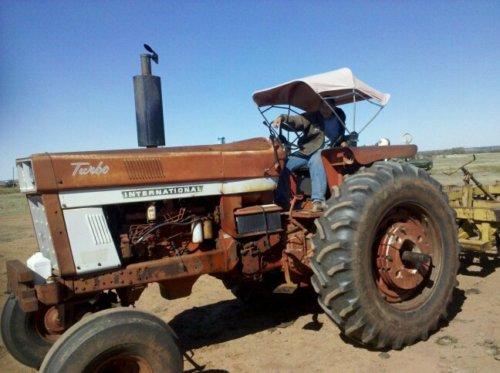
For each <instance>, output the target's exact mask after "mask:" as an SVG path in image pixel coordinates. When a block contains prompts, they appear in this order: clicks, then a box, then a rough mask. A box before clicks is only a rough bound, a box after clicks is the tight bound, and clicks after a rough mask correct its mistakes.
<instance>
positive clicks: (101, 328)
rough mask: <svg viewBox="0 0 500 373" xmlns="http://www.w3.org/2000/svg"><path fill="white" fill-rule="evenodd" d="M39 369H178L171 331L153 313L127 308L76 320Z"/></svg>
mask: <svg viewBox="0 0 500 373" xmlns="http://www.w3.org/2000/svg"><path fill="white" fill-rule="evenodd" d="M40 371H41V372H46V373H58V372H101V373H103V372H141V373H142V372H148V373H153V372H168V373H179V372H182V371H183V359H182V353H181V350H180V348H179V346H178V341H177V337H176V335H175V333H174V332H173V331H172V329H170V327H169V326H168V325H167V324H166V323H164V322H163V321H162V320H160V319H159V318H157V317H156V316H154V315H152V314H150V313H146V312H141V311H137V310H133V309H129V308H115V309H109V310H104V311H100V312H97V313H95V314H93V315H91V316H89V317H87V318H84V319H82V320H81V321H79V322H78V323H76V324H75V325H73V326H72V327H71V328H69V329H68V330H67V331H66V333H64V334H63V336H62V337H61V338H60V339H59V340H58V341H57V342H56V343H55V344H54V345H53V346H52V348H51V349H50V351H49V353H48V354H47V356H46V357H45V359H44V361H43V364H42V366H41V368H40Z"/></svg>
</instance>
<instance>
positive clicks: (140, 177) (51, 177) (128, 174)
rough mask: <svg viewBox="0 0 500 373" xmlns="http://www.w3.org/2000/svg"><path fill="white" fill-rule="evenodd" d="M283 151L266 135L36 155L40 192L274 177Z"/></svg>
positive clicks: (36, 172)
mask: <svg viewBox="0 0 500 373" xmlns="http://www.w3.org/2000/svg"><path fill="white" fill-rule="evenodd" d="M276 156H278V158H279V159H284V152H283V151H282V150H281V149H280V148H279V147H278V146H277V145H274V144H273V143H272V142H271V141H269V140H268V139H265V138H253V139H249V140H244V141H238V142H234V143H229V144H217V145H200V146H183V147H165V148H148V149H128V150H109V151H91V152H71V153H43V154H34V155H32V156H31V157H29V159H30V160H31V163H32V167H33V173H34V178H35V184H36V192H37V193H50V192H57V191H62V190H74V189H88V188H108V187H117V186H131V185H149V184H160V183H161V184H163V183H183V182H191V181H215V180H217V181H219V180H238V179H249V178H258V177H276V176H278V171H277V168H276Z"/></svg>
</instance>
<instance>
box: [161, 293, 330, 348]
mask: <svg viewBox="0 0 500 373" xmlns="http://www.w3.org/2000/svg"><path fill="white" fill-rule="evenodd" d="M318 313H323V311H322V310H321V308H320V307H319V306H318V304H317V301H316V296H315V295H314V294H312V293H311V292H306V291H304V292H301V293H300V294H297V295H276V297H275V298H273V301H272V302H269V303H266V304H264V305H261V306H251V305H245V304H243V303H241V302H240V301H239V300H237V299H231V300H225V301H221V302H217V303H213V304H209V305H206V306H203V307H194V308H192V309H189V310H186V311H184V312H182V313H180V314H178V315H177V316H175V317H174V318H173V319H172V321H171V322H170V323H169V324H170V326H171V327H172V328H173V329H174V330H175V332H176V333H177V335H178V337H179V339H180V342H181V344H182V346H183V347H184V348H185V350H192V349H198V348H200V347H203V346H209V345H212V344H217V343H222V342H226V341H229V340H233V339H237V338H241V337H244V336H246V335H249V334H254V333H258V332H260V331H263V330H269V331H271V332H272V331H273V330H276V328H286V327H287V326H290V325H292V324H293V323H294V322H295V320H297V318H299V317H300V316H303V315H308V314H312V315H313V319H312V320H313V321H312V322H310V323H308V324H306V326H305V328H306V329H310V330H319V329H320V328H321V323H319V322H318V321H317V314H318Z"/></svg>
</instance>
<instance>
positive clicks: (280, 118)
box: [272, 115, 284, 128]
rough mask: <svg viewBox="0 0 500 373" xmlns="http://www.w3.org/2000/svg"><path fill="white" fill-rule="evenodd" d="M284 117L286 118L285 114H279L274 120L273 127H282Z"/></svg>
mask: <svg viewBox="0 0 500 373" xmlns="http://www.w3.org/2000/svg"><path fill="white" fill-rule="evenodd" d="M283 119H284V118H283V115H279V116H277V117H276V119H275V120H273V123H272V125H273V127H274V128H280V126H281V123H283Z"/></svg>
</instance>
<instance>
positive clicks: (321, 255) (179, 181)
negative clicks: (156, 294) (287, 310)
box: [1, 52, 459, 372]
mask: <svg viewBox="0 0 500 373" xmlns="http://www.w3.org/2000/svg"><path fill="white" fill-rule="evenodd" d="M152 53H154V52H152ZM151 58H154V54H151V55H143V62H144V64H143V74H142V75H141V76H139V78H138V77H136V78H137V79H135V78H134V79H135V80H136V108H137V120H138V128H139V142H140V145H145V146H147V148H145V149H132V150H115V151H92V152H72V153H54V154H47V153H45V154H36V155H32V156H30V157H28V158H23V159H19V160H18V161H17V167H18V171H19V183H20V188H21V191H22V192H23V193H25V194H26V197H27V200H28V204H29V207H30V210H31V215H32V218H33V225H34V229H35V232H36V237H37V240H38V253H36V254H35V255H34V256H33V257H32V258H30V260H28V263H27V264H25V263H21V262H20V261H9V262H7V273H8V292H9V293H10V296H9V298H8V300H7V302H6V304H5V307H4V310H3V313H2V323H1V330H2V336H3V340H4V343H5V345H6V347H7V349H8V350H9V352H10V353H11V354H12V355H13V356H14V357H15V358H16V359H17V360H19V361H20V362H21V363H23V364H26V365H28V366H31V367H35V368H38V367H40V365H41V364H42V362H43V366H42V371H46V372H56V371H108V370H110V369H129V368H130V369H134V370H138V371H174V372H176V371H182V366H183V359H182V355H181V350H180V348H179V347H178V345H177V341H176V338H175V335H174V333H173V332H172V331H171V330H170V329H169V328H168V326H167V325H166V324H165V323H163V322H162V321H161V320H159V319H157V318H156V317H155V316H153V315H150V314H148V313H143V312H139V311H136V310H134V309H131V308H130V307H128V306H130V305H133V304H134V303H135V302H136V301H137V299H138V298H139V297H140V295H141V293H142V291H143V290H144V289H145V287H146V286H147V285H148V284H149V283H153V282H155V283H158V284H159V285H160V289H161V295H162V296H163V297H164V298H166V299H174V298H179V297H184V296H187V295H189V294H190V293H191V289H192V286H193V284H194V283H195V282H196V280H197V279H198V278H199V277H200V276H201V275H203V274H210V275H212V276H215V277H217V278H219V279H221V280H222V281H223V282H224V284H225V285H226V286H227V287H228V288H230V289H231V290H232V291H233V293H234V294H235V295H236V296H237V297H238V298H240V299H241V300H243V301H251V302H254V301H258V300H260V299H265V297H269V296H272V294H273V293H275V292H293V291H295V289H297V288H301V287H308V286H310V285H312V287H313V288H314V290H315V291H316V292H317V294H318V301H319V304H320V305H321V307H322V308H323V310H324V311H325V313H326V314H327V315H328V316H329V317H330V318H331V319H332V320H333V321H334V322H335V323H336V324H337V325H338V327H339V328H340V330H341V331H342V333H343V334H344V335H345V336H347V337H348V338H350V339H353V340H355V341H357V342H359V343H362V344H363V345H366V346H370V347H372V348H378V349H385V348H394V349H400V348H402V347H403V346H405V345H409V344H412V343H414V342H415V341H417V340H420V339H423V340H425V339H427V338H428V336H429V334H430V333H432V332H433V331H434V330H436V329H437V328H438V325H439V323H440V321H441V320H442V319H445V318H446V316H447V307H448V306H449V304H450V302H451V300H452V293H453V288H454V286H455V282H456V273H457V269H458V254H459V249H458V244H457V233H456V232H457V230H456V226H455V219H454V215H453V212H452V211H451V209H450V208H449V206H448V203H447V199H446V196H445V194H443V192H442V190H441V185H440V184H439V183H438V182H436V181H435V180H434V179H432V178H431V177H430V176H429V175H428V174H427V173H426V172H425V171H423V170H419V169H417V168H415V167H413V166H412V165H410V164H407V163H401V162H393V161H391V159H395V158H399V159H404V158H409V157H412V156H414V155H415V153H416V151H417V149H416V147H415V146H413V145H400V146H357V145H356V143H357V138H358V135H359V133H357V132H356V131H355V130H352V131H351V132H349V134H348V135H347V142H348V146H345V147H333V148H330V147H325V149H324V150H322V152H321V157H322V162H323V165H324V168H325V171H326V175H327V181H328V193H327V197H328V198H327V202H326V205H327V206H326V209H325V211H324V212H322V213H313V212H311V210H310V209H309V208H308V206H309V205H310V203H311V201H310V192H309V190H310V188H309V187H308V184H309V183H310V178H309V176H308V173H307V170H300V171H298V172H297V173H295V174H293V175H292V176H291V190H292V196H291V199H290V201H289V205H290V206H289V207H287V208H286V209H285V208H284V207H283V206H280V205H279V204H277V203H276V202H275V193H274V192H275V189H276V184H277V179H278V177H279V175H280V172H281V170H282V169H283V167H284V162H285V160H286V158H287V154H288V152H290V151H293V149H294V147H295V145H296V142H295V141H292V140H291V139H289V138H286V136H285V135H284V134H282V133H277V132H276V131H275V130H274V128H272V126H271V125H270V123H269V122H268V121H267V119H266V120H265V122H264V123H265V124H266V126H267V127H268V128H269V131H270V138H269V139H266V138H256V139H250V140H245V141H240V142H235V143H230V144H221V145H206V146H188V147H155V146H158V145H162V144H163V142H164V140H163V139H162V138H161V137H162V136H163V116H162V114H161V113H160V114H161V115H159V114H158V113H159V112H160V111H161V90H159V78H157V77H154V76H152V75H151V69H150V66H148V61H149V59H151ZM141 87H142V88H141ZM141 89H142V90H143V91H140V90H141ZM151 91H152V92H153V93H151ZM141 92H142V93H143V94H142V95H141ZM152 97H153V99H152ZM155 97H156V99H154V98H155ZM331 97H333V98H335V100H336V102H337V105H339V106H342V105H356V103H359V102H362V101H365V102H370V103H372V104H374V105H376V106H377V107H379V110H380V109H382V108H383V107H384V106H385V105H386V103H387V101H388V99H389V95H387V94H383V93H380V92H378V91H376V90H375V89H373V88H371V87H369V86H368V85H367V84H365V83H363V82H362V81H360V80H359V79H357V78H356V77H354V75H353V74H352V72H351V71H350V70H349V69H340V70H336V71H331V72H328V73H325V74H320V75H316V76H312V77H308V78H303V79H297V80H294V81H291V82H288V83H285V84H282V85H279V86H276V87H274V88H271V89H267V90H263V91H259V92H256V93H255V94H254V95H253V99H254V101H255V102H256V104H257V106H258V107H259V110H260V111H261V113H262V114H263V115H264V116H266V115H267V114H270V113H273V112H274V111H277V110H285V111H287V112H290V111H296V112H299V111H302V110H305V111H312V110H317V109H318V107H319V106H320V105H324V103H325V99H326V98H331ZM158 101H159V103H158ZM158 104H159V105H160V107H159V108H158ZM377 113H378V112H377ZM160 117H161V121H160V120H159V119H158V118H160ZM155 118H156V119H155ZM144 128H146V129H147V131H146V132H143V130H144ZM361 131H362V129H361ZM361 131H360V132H361ZM141 136H142V137H141ZM141 139H142V140H141ZM116 306H122V307H116ZM85 315H90V316H85ZM46 355H47V356H46Z"/></svg>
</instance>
